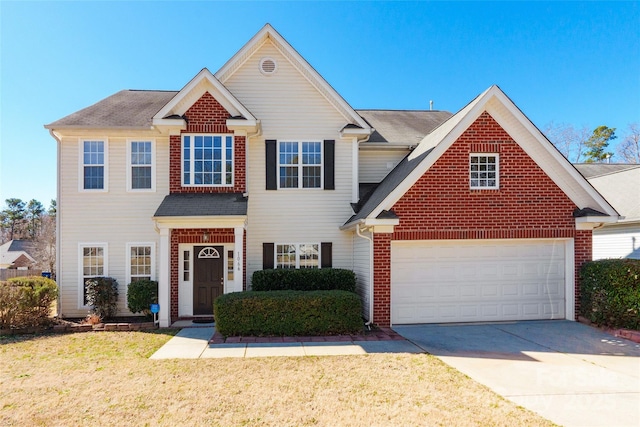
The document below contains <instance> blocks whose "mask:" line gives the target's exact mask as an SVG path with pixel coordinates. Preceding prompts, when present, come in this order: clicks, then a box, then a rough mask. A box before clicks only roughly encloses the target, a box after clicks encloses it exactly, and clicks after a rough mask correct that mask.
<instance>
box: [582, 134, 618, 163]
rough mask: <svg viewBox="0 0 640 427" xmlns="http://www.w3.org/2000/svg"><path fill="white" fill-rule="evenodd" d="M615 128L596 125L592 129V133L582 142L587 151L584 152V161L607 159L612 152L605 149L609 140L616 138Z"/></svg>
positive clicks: (593, 161) (597, 161)
mask: <svg viewBox="0 0 640 427" xmlns="http://www.w3.org/2000/svg"><path fill="white" fill-rule="evenodd" d="M616 138H617V136H616V128H610V127H607V126H598V127H597V128H595V129H594V130H593V134H592V135H591V136H590V137H589V139H588V140H587V141H586V142H585V143H584V146H585V148H586V149H587V151H586V152H585V153H584V155H585V157H586V159H585V162H586V163H599V162H602V161H604V160H607V159H609V158H610V157H611V156H613V153H611V152H608V151H605V150H606V149H607V147H608V146H609V142H610V141H613V140H614V139H616Z"/></svg>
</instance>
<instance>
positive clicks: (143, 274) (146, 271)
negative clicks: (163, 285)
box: [127, 243, 155, 283]
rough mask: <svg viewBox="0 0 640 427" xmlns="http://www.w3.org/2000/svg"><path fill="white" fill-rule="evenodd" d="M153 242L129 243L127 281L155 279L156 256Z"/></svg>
mask: <svg viewBox="0 0 640 427" xmlns="http://www.w3.org/2000/svg"><path fill="white" fill-rule="evenodd" d="M154 247H155V245H154V244H152V243H129V244H127V261H128V266H127V271H128V273H129V274H128V277H127V283H131V282H135V281H136V280H153V279H154V276H155V258H154Z"/></svg>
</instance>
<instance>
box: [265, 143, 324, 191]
mask: <svg viewBox="0 0 640 427" xmlns="http://www.w3.org/2000/svg"><path fill="white" fill-rule="evenodd" d="M283 142H297V143H298V159H299V161H300V163H298V164H297V166H296V167H297V168H298V186H297V187H281V186H280V166H281V165H280V144H281V143H283ZM304 142H314V143H320V164H317V165H313V166H314V167H320V187H303V186H302V185H303V184H302V167H303V166H304V165H303V164H302V144H303V143H304ZM276 159H277V161H276V181H277V184H278V187H277V188H278V190H305V191H314V190H322V189H324V144H323V141H315V140H302V139H300V140H294V139H287V140H284V139H283V140H282V141H281V140H278V144H277V146H276ZM282 166H283V167H293V165H282Z"/></svg>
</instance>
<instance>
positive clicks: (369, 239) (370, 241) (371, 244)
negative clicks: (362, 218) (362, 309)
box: [356, 224, 373, 327]
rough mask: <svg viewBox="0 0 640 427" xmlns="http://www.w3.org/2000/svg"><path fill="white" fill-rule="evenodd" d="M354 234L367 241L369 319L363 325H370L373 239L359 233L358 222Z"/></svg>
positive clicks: (371, 314)
mask: <svg viewBox="0 0 640 427" xmlns="http://www.w3.org/2000/svg"><path fill="white" fill-rule="evenodd" d="M356 234H357V235H358V237H362V238H363V239H366V240H368V241H369V321H368V322H367V323H365V326H367V327H370V326H371V324H372V323H373V239H372V238H371V237H368V236H365V235H364V234H362V233H361V231H360V225H359V224H358V225H356Z"/></svg>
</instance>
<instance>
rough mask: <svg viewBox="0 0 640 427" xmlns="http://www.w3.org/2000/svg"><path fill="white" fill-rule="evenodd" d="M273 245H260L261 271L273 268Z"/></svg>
mask: <svg viewBox="0 0 640 427" xmlns="http://www.w3.org/2000/svg"><path fill="white" fill-rule="evenodd" d="M273 258H274V257H273V243H263V244H262V269H263V270H268V269H270V268H273V267H274V266H273Z"/></svg>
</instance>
